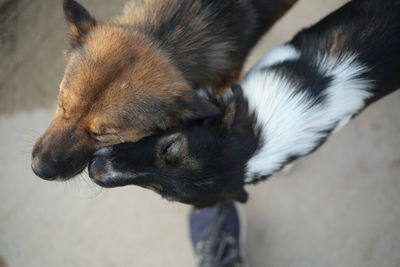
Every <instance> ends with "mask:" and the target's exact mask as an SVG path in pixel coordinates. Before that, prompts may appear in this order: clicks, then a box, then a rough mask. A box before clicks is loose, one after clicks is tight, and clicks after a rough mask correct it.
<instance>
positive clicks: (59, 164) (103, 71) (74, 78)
mask: <svg viewBox="0 0 400 267" xmlns="http://www.w3.org/2000/svg"><path fill="white" fill-rule="evenodd" d="M64 12H65V15H66V18H67V21H68V24H69V29H70V40H71V47H70V48H69V49H68V51H67V52H66V56H67V61H68V63H67V67H66V70H65V74H64V78H63V80H62V82H61V85H60V92H59V96H58V105H57V111H56V113H55V116H54V119H53V121H52V123H51V124H50V126H49V128H48V129H47V131H46V132H45V133H44V134H43V136H42V137H41V138H40V139H39V140H38V141H37V143H36V145H35V147H34V149H33V152H32V169H33V171H34V172H35V173H36V174H37V175H38V176H40V177H42V178H44V179H48V180H55V179H57V178H58V179H67V178H70V177H72V176H75V175H76V174H78V173H79V172H81V171H82V170H83V169H84V168H85V166H86V165H87V163H88V161H89V159H90V156H91V154H92V153H93V152H94V151H95V150H96V149H98V148H100V147H103V146H107V145H112V144H117V143H121V142H127V141H137V140H139V139H141V138H143V137H145V136H148V135H151V134H153V133H155V132H158V131H162V130H165V129H168V128H170V127H176V126H179V125H180V124H181V123H183V122H186V121H190V120H197V119H201V118H204V117H210V116H214V115H216V114H217V113H218V109H217V108H216V107H215V106H214V105H212V104H211V103H210V102H208V101H207V100H205V99H203V98H201V97H198V96H197V95H196V93H195V92H194V91H193V90H191V88H190V87H189V85H188V83H187V82H186V81H185V80H184V79H183V78H182V76H181V74H180V73H179V72H178V71H177V70H176V69H175V68H174V66H173V65H172V64H171V62H170V61H169V60H168V57H167V56H166V55H164V54H163V52H162V51H161V50H160V49H158V48H157V47H155V46H153V45H152V43H151V40H147V39H146V37H145V36H143V35H141V34H140V32H138V31H136V30H135V29H129V28H126V27H125V26H122V25H116V24H112V23H103V22H97V21H96V20H95V19H94V18H93V17H92V16H91V15H90V14H89V13H88V12H87V11H86V10H85V9H84V8H83V7H82V6H81V5H79V4H78V3H77V2H75V1H73V0H65V1H64Z"/></svg>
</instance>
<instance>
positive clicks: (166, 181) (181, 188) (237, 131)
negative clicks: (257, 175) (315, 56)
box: [89, 87, 257, 207]
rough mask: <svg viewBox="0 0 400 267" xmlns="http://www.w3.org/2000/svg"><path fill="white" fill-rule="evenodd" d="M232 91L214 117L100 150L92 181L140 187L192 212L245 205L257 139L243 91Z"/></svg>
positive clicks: (105, 185)
mask: <svg viewBox="0 0 400 267" xmlns="http://www.w3.org/2000/svg"><path fill="white" fill-rule="evenodd" d="M233 92H234V94H233V96H232V97H230V99H229V100H221V99H219V101H217V102H218V103H217V104H218V105H219V106H220V108H221V110H222V112H221V116H219V117H218V118H213V119H210V120H207V121H201V122H197V123H195V124H192V125H188V126H186V127H184V128H180V129H173V130H169V131H167V132H165V133H163V134H161V135H155V136H150V137H146V138H144V139H142V140H141V141H139V142H136V143H124V144H119V145H114V146H110V147H105V148H102V149H100V150H98V151H97V152H96V153H95V154H94V157H93V159H92V161H91V164H90V166H89V174H90V177H91V178H92V179H93V180H94V181H95V182H96V183H97V184H99V185H101V186H103V187H117V186H124V185H138V186H142V187H145V188H149V189H152V190H154V191H156V192H157V193H159V194H161V195H162V196H163V197H165V198H167V199H170V200H174V201H179V202H182V203H186V204H191V205H194V206H196V207H205V206H210V205H213V204H216V203H218V202H222V201H225V200H231V199H234V200H238V201H240V202H245V201H246V200H247V193H246V192H245V191H244V189H243V187H244V179H243V178H244V171H245V165H246V162H247V160H248V159H249V158H250V156H251V154H252V153H253V152H254V151H255V149H256V146H257V137H256V135H255V133H254V130H253V127H252V121H251V118H250V116H249V115H248V107H247V102H246V101H245V100H244V98H243V95H242V91H241V89H240V88H237V87H236V88H235V89H234V90H233ZM214 101H216V100H215V98H214Z"/></svg>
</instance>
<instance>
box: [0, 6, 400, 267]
mask: <svg viewBox="0 0 400 267" xmlns="http://www.w3.org/2000/svg"><path fill="white" fill-rule="evenodd" d="M3 2H4V1H3ZM59 2H60V1H51V0H38V1H29V0H18V1H16V0H15V1H13V4H12V5H14V6H12V8H13V10H15V11H14V12H12V13H11V15H10V16H9V17H8V19H6V20H4V19H3V18H4V17H2V18H1V20H0V21H1V23H0V30H1V36H0V37H1V39H0V40H1V47H2V49H1V51H0V53H1V55H0V56H1V57H0V58H2V61H1V62H0V69H1V72H0V137H1V143H0V162H1V165H0V166H1V168H0V169H1V170H0V267H4V266H9V267H54V266H57V267H71V266H74V267H81V266H82V267H90V266H95V267H110V266H117V267H125V266H143V267H151V266H157V267H159V266H173V267H189V266H195V264H194V260H193V256H192V253H191V249H190V243H189V240H188V230H187V224H186V223H187V222H186V220H187V218H186V215H187V211H188V207H186V206H184V205H181V204H177V203H169V202H167V201H165V200H161V199H160V197H159V196H157V195H155V194H154V193H152V192H149V191H145V190H142V189H139V188H137V187H126V188H120V189H112V190H105V189H100V188H99V187H97V186H95V185H93V184H92V183H91V182H90V181H89V180H88V178H87V177H86V178H85V177H83V178H82V177H78V178H76V179H74V180H72V181H70V182H68V183H54V182H45V181H42V180H40V179H38V178H36V177H35V176H34V175H33V174H32V172H31V170H30V167H29V165H30V150H31V148H32V145H33V143H34V140H35V139H36V138H37V137H38V136H39V134H40V133H41V132H43V131H44V129H45V128H46V127H47V124H48V123H49V120H50V118H51V116H52V113H53V110H54V102H55V96H56V94H57V88H58V83H59V81H60V79H61V75H62V72H63V67H64V61H63V56H62V49H63V48H64V47H65V45H66V34H65V28H66V27H65V24H64V21H63V18H62V13H61V7H60V3H59ZM81 2H82V3H84V4H85V5H86V6H87V7H88V8H89V9H90V10H92V11H93V13H94V14H95V15H96V16H98V17H99V18H106V17H109V16H111V15H112V14H115V12H117V11H118V10H119V9H120V8H121V6H122V3H123V2H124V1H123V0H113V1H106V0H101V1H100V0H97V1H95V0H82V1H81ZM344 2H345V1H344V0H300V2H299V3H298V4H297V5H296V6H295V7H294V8H293V9H292V10H291V11H290V12H289V13H288V14H287V16H285V17H284V18H283V19H282V20H281V21H280V22H279V23H278V24H277V25H276V27H274V28H273V30H272V31H271V32H270V33H269V34H268V35H267V36H266V37H265V38H264V40H263V41H262V43H261V44H260V45H259V46H258V47H257V49H255V51H254V53H253V55H252V56H251V57H250V60H249V64H248V66H250V65H251V64H253V63H254V61H255V60H257V58H259V57H260V56H261V55H262V54H263V53H264V52H265V51H267V50H268V49H270V48H272V47H274V46H276V45H278V44H280V43H282V42H285V41H286V40H288V39H290V38H291V37H292V36H293V34H294V33H295V32H296V31H298V30H299V29H301V28H302V27H305V26H308V25H310V24H311V23H313V22H316V21H317V20H318V19H319V18H321V17H323V16H324V15H325V14H327V13H329V12H330V11H332V10H334V9H335V8H337V7H338V6H339V5H341V4H342V3H344ZM4 21H5V22H4ZM7 21H11V23H9V22H7ZM399 103H400V93H399V92H398V93H395V94H392V95H390V96H389V97H386V98H385V99H383V100H382V101H380V102H379V103H377V104H375V105H373V106H371V107H370V108H368V109H367V110H366V111H365V112H364V113H363V114H362V115H361V116H359V117H358V118H356V119H355V120H354V121H353V122H352V123H350V124H349V125H348V126H347V127H346V128H345V129H343V130H342V131H341V132H340V133H338V134H337V135H336V136H334V137H333V138H331V139H330V140H329V142H328V143H327V144H326V145H325V146H324V147H323V148H322V149H320V150H319V151H317V152H316V153H314V154H313V155H311V156H309V157H307V158H304V159H302V160H300V161H299V162H298V164H297V165H296V167H295V169H294V170H293V172H292V173H290V174H289V175H286V176H283V177H276V178H272V179H270V180H269V181H267V182H264V183H261V184H259V185H258V186H256V187H250V188H249V191H250V192H251V199H250V201H249V203H248V204H247V205H246V206H245V207H244V208H245V212H246V214H247V226H248V240H247V252H248V257H249V263H250V266H254V267H267V266H268V267H294V266H296V267H310V266H324V267H330V266H335V267H338V266H340V267H341V266H352V267H376V266H380V267H400V194H399V192H400V138H399V133H400V119H399V111H398V107H399Z"/></svg>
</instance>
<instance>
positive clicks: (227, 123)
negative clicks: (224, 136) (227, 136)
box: [220, 84, 247, 129]
mask: <svg viewBox="0 0 400 267" xmlns="http://www.w3.org/2000/svg"><path fill="white" fill-rule="evenodd" d="M221 101H223V104H221V105H222V106H223V116H222V120H221V126H222V127H223V128H225V129H230V128H232V127H233V125H234V124H235V123H237V121H238V119H239V117H240V116H246V115H247V109H244V108H243V104H244V102H245V101H244V98H243V90H242V88H241V87H240V85H236V84H234V85H232V86H231V89H230V91H228V92H227V93H226V96H225V97H223V98H222V100H220V102H221ZM221 105H220V106H221Z"/></svg>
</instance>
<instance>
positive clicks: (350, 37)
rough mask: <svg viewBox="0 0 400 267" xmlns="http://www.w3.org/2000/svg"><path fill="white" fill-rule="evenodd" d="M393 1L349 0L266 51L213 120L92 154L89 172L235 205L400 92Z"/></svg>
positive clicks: (399, 12) (189, 198)
mask: <svg viewBox="0 0 400 267" xmlns="http://www.w3.org/2000/svg"><path fill="white" fill-rule="evenodd" d="M399 18H400V0H387V1H375V0H354V1H350V2H349V3H347V4H346V5H344V6H343V7H342V8H340V9H338V10H337V11H335V12H334V13H332V14H331V15H329V16H327V17H326V18H325V19H323V20H322V21H320V22H319V23H318V24H316V25H315V26H313V27H311V28H309V29H306V30H304V31H302V32H300V33H299V34H298V35H296V36H295V37H294V39H293V40H292V41H291V42H289V43H287V44H285V45H283V46H281V47H278V48H276V49H274V50H272V51H271V52H270V53H269V54H267V55H266V56H265V57H264V58H263V59H261V61H260V62H259V63H258V64H257V65H256V66H255V67H254V68H253V69H252V70H251V71H250V72H249V73H248V74H247V75H246V77H245V79H244V81H243V82H242V83H241V85H240V86H234V87H233V96H231V97H230V98H229V99H228V100H227V99H224V98H222V99H219V98H218V97H216V96H212V97H211V100H212V101H213V102H214V103H215V104H216V105H217V106H220V108H221V109H222V115H221V116H220V117H219V118H216V119H210V120H205V121H203V122H198V123H196V124H193V125H190V126H188V127H184V128H181V129H175V130H170V131H167V132H166V133H164V134H162V135H159V136H151V137H148V138H145V139H143V140H141V141H139V142H137V143H126V144H120V145H116V146H111V147H107V148H103V149H101V150H99V151H98V152H96V154H95V157H94V159H93V161H92V163H91V165H90V168H89V171H90V176H91V177H92V178H93V179H94V180H95V182H96V183H98V184H100V185H101V186H105V187H114V186H123V185H128V184H134V185H139V186H143V187H148V188H151V189H153V190H155V191H156V192H158V193H160V194H161V195H163V196H165V197H167V198H170V199H173V200H177V201H181V202H183V203H188V204H193V205H195V206H199V207H202V206H208V205H212V204H215V203H217V202H220V201H224V200H227V199H237V200H239V201H242V202H244V201H245V200H246V199H247V195H246V192H245V191H244V189H243V187H244V185H245V184H249V183H256V182H258V181H261V180H264V179H266V178H267V177H269V176H270V175H272V174H273V173H275V172H276V171H278V170H280V169H281V168H282V167H284V166H285V165H286V164H287V163H290V162H292V161H293V160H295V159H297V158H299V157H302V156H305V155H308V154H310V153H312V152H313V151H315V150H316V149H317V148H319V147H320V146H321V145H322V144H323V143H324V142H325V141H326V139H327V138H328V137H329V136H330V135H331V134H332V133H333V132H335V131H336V130H338V129H339V128H341V127H342V126H344V125H345V124H346V123H347V122H348V121H349V120H350V119H351V118H353V117H354V116H356V115H357V114H359V113H360V112H361V111H362V110H363V109H364V108H365V107H367V106H368V105H369V104H371V103H373V102H374V101H377V100H379V99H380V98H382V97H384V96H385V95H387V94H389V93H391V92H393V91H395V90H396V89H398V88H400V20H399Z"/></svg>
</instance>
